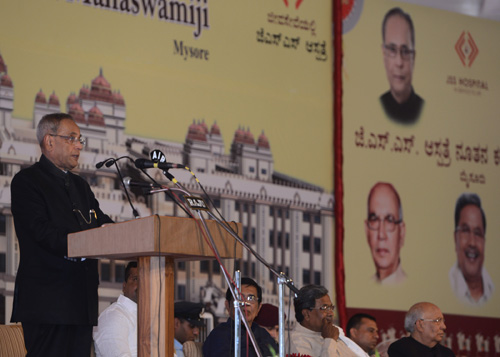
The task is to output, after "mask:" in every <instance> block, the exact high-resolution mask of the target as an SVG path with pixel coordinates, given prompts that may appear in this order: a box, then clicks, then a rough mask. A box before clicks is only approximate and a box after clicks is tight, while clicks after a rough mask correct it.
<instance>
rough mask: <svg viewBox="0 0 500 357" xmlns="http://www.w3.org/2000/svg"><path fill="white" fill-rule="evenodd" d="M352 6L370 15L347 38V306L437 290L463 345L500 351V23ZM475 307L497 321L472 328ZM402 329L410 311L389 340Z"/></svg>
mask: <svg viewBox="0 0 500 357" xmlns="http://www.w3.org/2000/svg"><path fill="white" fill-rule="evenodd" d="M354 3H355V4H357V5H358V7H359V6H361V7H362V10H361V15H360V16H359V21H358V22H357V23H356V24H355V26H353V27H352V29H351V30H350V31H349V32H347V33H346V34H345V35H344V41H343V43H344V51H345V57H344V158H345V159H344V162H345V171H344V172H345V177H344V182H345V198H344V202H345V254H346V256H345V262H346V263H345V264H346V291H347V293H346V299H347V305H348V307H350V308H353V309H360V308H361V309H380V310H384V311H387V310H391V311H394V310H396V311H401V312H404V311H407V310H408V308H409V307H410V306H411V305H412V304H414V303H415V302H418V301H431V302H433V303H435V304H436V305H438V306H439V307H441V309H442V310H443V312H444V313H445V315H446V314H451V315H460V316H461V317H462V320H461V321H462V323H460V324H458V325H451V324H448V331H451V332H452V334H451V335H450V340H449V341H448V340H447V343H449V344H450V345H451V346H452V347H453V349H454V350H456V351H458V350H464V351H466V350H467V348H466V347H467V346H466V345H467V344H466V341H467V340H468V341H469V342H468V346H469V347H468V350H467V351H469V352H470V351H478V352H479V351H482V352H486V349H487V350H488V351H490V352H492V351H495V349H494V347H495V348H497V349H498V351H497V353H500V323H499V321H500V320H499V319H498V318H499V317H500V291H499V290H500V260H499V259H498V258H497V257H496V255H497V253H498V252H500V220H498V219H497V216H498V214H499V213H500V205H499V202H500V190H499V189H498V183H499V182H500V140H499V138H498V132H499V130H500V123H499V122H498V120H497V119H498V116H499V115H500V110H499V107H498V100H499V98H500V72H499V71H498V64H499V63H500V46H499V45H498V38H499V36H500V24H499V23H498V22H492V21H485V20H480V19H476V18H470V17H466V16H461V15H457V14H452V13H448V12H444V11H439V10H434V9H431V8H426V7H425V8H424V7H419V6H414V5H408V4H406V3H401V2H394V1H383V0H377V1H375V0H373V1H372V0H370V1H365V2H362V1H354ZM357 10H358V11H360V10H359V8H358V9H357ZM382 316H383V314H382ZM466 316H468V317H470V319H468V318H466ZM474 316H475V317H477V318H479V317H483V318H494V319H490V321H494V322H491V323H487V324H483V325H482V327H479V328H478V329H475V330H470V331H469V330H468V328H470V327H471V326H472V325H473V324H472V322H471V321H473V320H474V319H473V318H472V317H474ZM400 318H401V319H402V318H403V315H401V316H400ZM381 320H382V321H383V318H382V319H381ZM454 321H458V320H454ZM382 323H383V322H382ZM475 325H476V324H474V326H475ZM400 330H402V320H400V321H398V326H397V327H395V328H394V333H393V334H392V335H391V337H399V335H400V333H403V332H402V331H400ZM460 333H462V335H463V336H461V335H460ZM386 337H389V336H386ZM471 346H472V347H471ZM486 346H487V347H486Z"/></svg>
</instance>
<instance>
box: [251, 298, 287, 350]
mask: <svg viewBox="0 0 500 357" xmlns="http://www.w3.org/2000/svg"><path fill="white" fill-rule="evenodd" d="M285 318H286V317H285ZM254 321H255V322H256V323H258V324H259V325H260V326H261V327H264V328H265V329H266V330H267V332H269V334H270V335H271V337H272V338H274V340H275V341H276V342H277V343H278V342H279V328H280V326H279V308H278V307H277V306H274V305H271V304H262V306H261V308H260V311H259V314H258V315H257V317H256V318H255V320H254Z"/></svg>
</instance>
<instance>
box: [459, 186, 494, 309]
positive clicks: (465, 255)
mask: <svg viewBox="0 0 500 357" xmlns="http://www.w3.org/2000/svg"><path fill="white" fill-rule="evenodd" d="M454 238H455V252H456V254H457V262H456V263H455V265H453V267H452V268H451V269H450V273H449V279H450V285H451V288H452V290H453V292H454V293H455V295H456V296H457V297H458V298H459V299H460V300H461V301H462V302H464V303H466V304H470V305H476V306H478V305H481V304H484V303H485V302H487V301H488V300H489V299H490V298H491V296H492V295H493V291H494V290H495V286H494V285H493V280H491V277H490V275H489V274H488V272H487V271H486V268H485V267H484V266H483V263H484V253H485V252H484V250H485V245H486V216H485V214H484V211H483V208H482V207H481V199H480V198H479V196H478V195H476V194H475V193H463V194H462V195H460V197H459V198H458V199H457V203H456V204H455V237H454Z"/></svg>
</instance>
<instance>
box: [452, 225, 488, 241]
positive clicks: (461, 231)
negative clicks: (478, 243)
mask: <svg viewBox="0 0 500 357" xmlns="http://www.w3.org/2000/svg"><path fill="white" fill-rule="evenodd" d="M455 232H456V233H458V235H459V236H460V237H465V236H466V237H469V236H470V234H471V233H472V234H473V235H474V237H476V238H484V232H483V231H482V230H481V229H480V228H474V229H472V230H471V229H470V227H469V226H467V225H465V226H460V227H457V228H456V229H455Z"/></svg>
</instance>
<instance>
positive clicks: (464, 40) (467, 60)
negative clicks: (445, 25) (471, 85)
mask: <svg viewBox="0 0 500 357" xmlns="http://www.w3.org/2000/svg"><path fill="white" fill-rule="evenodd" d="M455 51H457V54H458V57H459V58H460V61H462V64H463V65H464V67H471V66H472V63H474V60H475V59H476V57H477V55H478V53H479V49H478V48H477V46H476V42H474V39H473V38H472V35H471V34H470V32H468V31H463V32H462V34H461V35H460V37H459V38H458V41H457V42H456V43H455Z"/></svg>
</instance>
